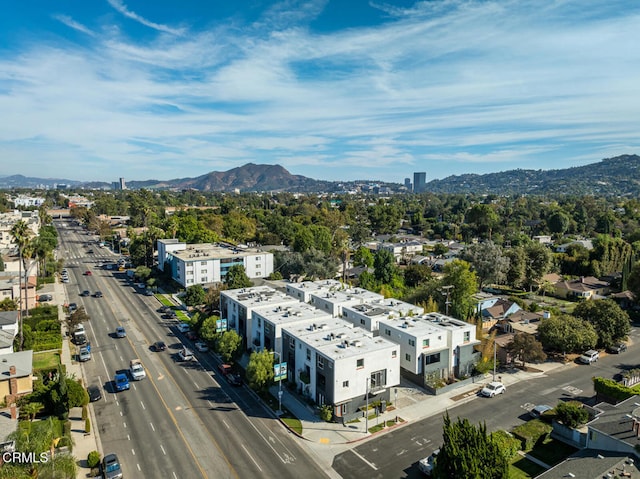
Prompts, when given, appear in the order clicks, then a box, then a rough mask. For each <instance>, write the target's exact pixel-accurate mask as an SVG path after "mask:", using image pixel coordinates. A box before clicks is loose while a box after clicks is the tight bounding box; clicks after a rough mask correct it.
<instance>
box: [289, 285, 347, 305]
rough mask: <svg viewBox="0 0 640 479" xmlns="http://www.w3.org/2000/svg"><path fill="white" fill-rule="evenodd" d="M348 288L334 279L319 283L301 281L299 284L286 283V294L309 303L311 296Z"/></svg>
mask: <svg viewBox="0 0 640 479" xmlns="http://www.w3.org/2000/svg"><path fill="white" fill-rule="evenodd" d="M347 288H348V286H347V285H345V284H344V283H341V282H340V281H338V280H336V279H323V280H320V281H303V282H301V283H288V284H287V294H288V295H289V296H293V297H294V298H296V299H298V300H299V301H302V302H303V303H310V302H311V295H312V294H314V293H315V294H319V293H325V292H333V291H339V290H344V289H347Z"/></svg>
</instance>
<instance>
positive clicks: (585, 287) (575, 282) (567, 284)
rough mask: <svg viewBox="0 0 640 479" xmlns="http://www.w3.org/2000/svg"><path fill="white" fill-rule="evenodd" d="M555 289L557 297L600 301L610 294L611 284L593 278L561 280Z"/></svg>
mask: <svg viewBox="0 0 640 479" xmlns="http://www.w3.org/2000/svg"><path fill="white" fill-rule="evenodd" d="M553 288H554V293H555V295H556V296H558V297H560V298H565V299H599V298H602V297H604V296H606V295H607V294H609V292H610V287H609V283H607V282H604V281H601V280H599V279H598V278H595V277H593V276H582V277H580V278H578V279H572V280H561V281H558V282H557V283H555V284H554V285H553Z"/></svg>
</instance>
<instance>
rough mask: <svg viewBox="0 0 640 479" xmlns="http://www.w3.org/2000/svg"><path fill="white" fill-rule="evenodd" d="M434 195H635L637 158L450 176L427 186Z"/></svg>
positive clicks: (639, 173) (639, 171)
mask: <svg viewBox="0 0 640 479" xmlns="http://www.w3.org/2000/svg"><path fill="white" fill-rule="evenodd" d="M426 186H427V188H426V189H427V191H429V192H433V193H474V194H498V195H513V194H539V195H542V194H568V195H572V194H576V195H591V194H593V195H602V196H614V195H615V196H617V195H637V194H639V193H640V156H638V155H621V156H616V157H615V158H605V159H604V160H602V161H600V162H598V163H591V164H589V165H584V166H576V167H573V168H566V169H563V170H510V171H503V172H500V173H488V174H485V175H472V174H468V175H458V176H449V177H447V178H444V179H442V180H433V181H430V182H429V183H427V185H426Z"/></svg>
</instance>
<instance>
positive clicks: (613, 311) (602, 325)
mask: <svg viewBox="0 0 640 479" xmlns="http://www.w3.org/2000/svg"><path fill="white" fill-rule="evenodd" d="M573 314H574V316H576V317H578V318H580V319H583V320H585V321H588V322H589V323H591V324H592V325H593V327H594V329H595V331H596V333H597V335H598V343H597V346H598V347H603V348H607V347H609V346H613V344H614V343H616V342H618V341H619V340H621V339H623V338H624V337H625V336H627V334H629V331H631V320H630V319H629V315H628V314H627V313H626V312H625V311H623V310H622V309H621V308H620V306H618V303H616V302H615V301H613V300H611V299H602V300H597V301H583V302H581V303H579V304H578V305H577V306H576V307H575V309H574V310H573Z"/></svg>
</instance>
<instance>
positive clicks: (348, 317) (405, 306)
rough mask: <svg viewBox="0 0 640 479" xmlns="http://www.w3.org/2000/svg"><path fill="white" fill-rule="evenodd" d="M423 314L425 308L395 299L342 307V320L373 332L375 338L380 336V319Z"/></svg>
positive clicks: (376, 300)
mask: <svg viewBox="0 0 640 479" xmlns="http://www.w3.org/2000/svg"><path fill="white" fill-rule="evenodd" d="M422 313H424V308H422V307H420V306H416V305H415V304H411V303H405V302H404V301H400V300H398V299H393V298H388V299H385V298H382V299H375V300H373V301H369V302H366V303H362V304H356V305H353V306H343V307H342V319H344V320H345V321H349V322H350V323H353V324H354V325H356V326H359V327H361V328H364V329H366V330H367V331H371V332H372V333H373V335H374V336H378V335H379V330H378V329H379V328H378V321H379V320H380V319H394V318H402V317H406V316H409V317H411V316H417V315H420V314H422Z"/></svg>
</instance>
